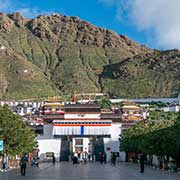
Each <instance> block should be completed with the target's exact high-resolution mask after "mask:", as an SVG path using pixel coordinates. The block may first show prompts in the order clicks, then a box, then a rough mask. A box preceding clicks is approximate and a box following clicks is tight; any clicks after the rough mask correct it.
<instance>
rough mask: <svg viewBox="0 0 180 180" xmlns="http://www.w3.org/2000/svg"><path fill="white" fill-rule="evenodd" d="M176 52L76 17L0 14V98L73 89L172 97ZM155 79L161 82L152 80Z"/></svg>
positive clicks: (124, 94)
mask: <svg viewBox="0 0 180 180" xmlns="http://www.w3.org/2000/svg"><path fill="white" fill-rule="evenodd" d="M178 54H180V53H179V51H166V52H161V51H156V50H151V49H148V48H146V47H145V46H141V45H139V44H137V43H136V42H134V41H132V40H130V39H129V38H128V37H126V36H123V35H118V34H116V33H115V32H113V31H110V30H107V29H104V28H99V27H96V26H94V25H92V24H90V23H88V22H86V21H82V20H80V19H79V18H77V17H68V16H61V15H59V14H53V15H51V16H47V15H43V16H39V17H37V18H35V19H27V18H24V17H23V16H22V15H21V14H20V13H13V14H3V13H0V98H11V99H12V98H29V97H37V96H52V95H57V94H66V95H67V94H70V93H72V92H73V91H74V90H76V91H77V92H108V93H109V94H110V95H111V96H123V97H149V96H153V97H155V96H161V97H163V96H171V95H173V94H176V93H177V91H178V84H176V85H175V79H177V81H176V82H177V83H178V72H177V71H176V70H175V69H171V68H173V67H174V66H178V63H179V59H178V58H179V57H178ZM172 61H173V62H174V63H173V64H172ZM148 64H149V65H148ZM169 64H170V65H171V68H170V65H169ZM150 67H151V68H152V69H149V68H150ZM167 67H168V69H167ZM158 68H159V69H158ZM174 68H175V67H174ZM176 68H177V67H176ZM171 72H173V73H171ZM152 73H153V74H152ZM164 74H165V75H164ZM166 74H167V75H166ZM169 75H170V77H169ZM176 76H177V77H176ZM154 77H156V78H157V80H154V81H151V80H153V79H154ZM158 77H159V78H160V79H161V77H162V79H161V80H160V79H159V80H158ZM147 80H149V81H147ZM162 80H163V81H164V80H166V81H165V82H164V83H162ZM146 81H147V82H146ZM144 82H145V84H146V86H144ZM166 82H168V85H165V84H166ZM138 84H139V85H138ZM164 85H165V88H163V91H161V93H160V92H159V90H161V89H162V87H163V86H164ZM138 88H139V89H138ZM147 88H148V89H147Z"/></svg>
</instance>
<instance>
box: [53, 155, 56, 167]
mask: <svg viewBox="0 0 180 180" xmlns="http://www.w3.org/2000/svg"><path fill="white" fill-rule="evenodd" d="M52 162H53V165H55V163H56V158H55V155H54V153H53V157H52Z"/></svg>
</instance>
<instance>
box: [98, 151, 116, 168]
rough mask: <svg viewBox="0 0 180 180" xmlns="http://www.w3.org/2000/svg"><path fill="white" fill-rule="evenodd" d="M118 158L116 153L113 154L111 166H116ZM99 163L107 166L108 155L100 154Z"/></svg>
mask: <svg viewBox="0 0 180 180" xmlns="http://www.w3.org/2000/svg"><path fill="white" fill-rule="evenodd" d="M116 158H117V155H116V153H115V152H111V164H113V165H114V166H115V165H116ZM99 161H100V163H101V164H103V163H104V164H106V162H107V155H106V153H102V152H100V153H99Z"/></svg>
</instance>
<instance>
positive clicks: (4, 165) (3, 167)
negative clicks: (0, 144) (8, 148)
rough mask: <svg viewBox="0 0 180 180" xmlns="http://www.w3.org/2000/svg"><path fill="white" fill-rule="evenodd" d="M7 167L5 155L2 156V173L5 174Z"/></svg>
mask: <svg viewBox="0 0 180 180" xmlns="http://www.w3.org/2000/svg"><path fill="white" fill-rule="evenodd" d="M7 166H8V157H7V155H6V154H4V155H3V156H2V172H6V171H7V168H8V167H7Z"/></svg>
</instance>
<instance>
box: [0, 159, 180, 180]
mask: <svg viewBox="0 0 180 180" xmlns="http://www.w3.org/2000/svg"><path fill="white" fill-rule="evenodd" d="M0 179H2V180H21V179H27V180H179V179H180V174H179V173H174V172H168V171H161V170H157V169H154V168H152V167H145V173H144V174H142V173H140V172H139V167H138V166H137V165H136V164H131V163H117V165H116V166H113V165H111V164H109V163H107V164H100V163H98V162H90V163H86V164H84V163H80V164H75V165H73V164H72V163H70V162H61V163H56V164H55V165H53V164H51V163H42V164H40V165H39V168H38V167H29V168H27V173H26V177H21V175H20V170H19V169H16V170H11V171H8V172H5V173H0Z"/></svg>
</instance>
